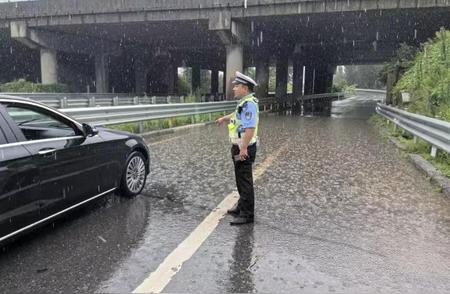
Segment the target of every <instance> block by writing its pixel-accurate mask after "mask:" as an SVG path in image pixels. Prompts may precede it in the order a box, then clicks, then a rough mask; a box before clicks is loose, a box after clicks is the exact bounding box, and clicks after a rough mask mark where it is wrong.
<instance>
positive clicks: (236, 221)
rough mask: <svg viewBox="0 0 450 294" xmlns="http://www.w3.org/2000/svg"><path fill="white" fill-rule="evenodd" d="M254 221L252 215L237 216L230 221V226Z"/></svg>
mask: <svg viewBox="0 0 450 294" xmlns="http://www.w3.org/2000/svg"><path fill="white" fill-rule="evenodd" d="M253 222H254V217H253V216H238V217H236V218H235V219H234V220H233V221H231V222H230V225H232V226H239V225H245V224H251V223H253Z"/></svg>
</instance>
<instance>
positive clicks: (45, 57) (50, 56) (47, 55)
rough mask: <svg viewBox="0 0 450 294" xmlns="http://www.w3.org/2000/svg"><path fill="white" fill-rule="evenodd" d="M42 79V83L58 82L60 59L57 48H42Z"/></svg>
mask: <svg viewBox="0 0 450 294" xmlns="http://www.w3.org/2000/svg"><path fill="white" fill-rule="evenodd" d="M40 51H41V79H42V81H41V82H42V84H44V85H51V84H57V83H58V61H57V54H56V50H52V49H48V48H41V49H40Z"/></svg>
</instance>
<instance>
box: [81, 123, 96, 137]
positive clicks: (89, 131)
mask: <svg viewBox="0 0 450 294" xmlns="http://www.w3.org/2000/svg"><path fill="white" fill-rule="evenodd" d="M83 131H84V134H85V135H86V137H92V136H95V135H97V134H98V130H97V129H96V128H95V127H92V126H91V125H88V124H85V123H83Z"/></svg>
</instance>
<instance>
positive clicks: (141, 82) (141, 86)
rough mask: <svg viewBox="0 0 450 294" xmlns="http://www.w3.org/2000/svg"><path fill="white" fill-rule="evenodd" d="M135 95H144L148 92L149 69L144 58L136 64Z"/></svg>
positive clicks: (136, 61)
mask: <svg viewBox="0 0 450 294" xmlns="http://www.w3.org/2000/svg"><path fill="white" fill-rule="evenodd" d="M134 78H135V93H136V94H137V95H143V94H144V93H145V92H147V68H146V67H145V63H144V61H143V60H142V58H137V59H136V60H135V62H134Z"/></svg>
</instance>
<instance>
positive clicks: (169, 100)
mask: <svg viewBox="0 0 450 294" xmlns="http://www.w3.org/2000/svg"><path fill="white" fill-rule="evenodd" d="M166 101H167V104H169V103H172V97H170V96H167V100H166Z"/></svg>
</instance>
